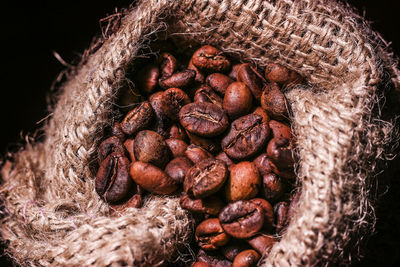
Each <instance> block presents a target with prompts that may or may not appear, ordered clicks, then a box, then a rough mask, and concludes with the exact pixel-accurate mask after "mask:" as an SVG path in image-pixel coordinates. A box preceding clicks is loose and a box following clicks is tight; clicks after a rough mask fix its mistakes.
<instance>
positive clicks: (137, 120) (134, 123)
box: [121, 101, 154, 135]
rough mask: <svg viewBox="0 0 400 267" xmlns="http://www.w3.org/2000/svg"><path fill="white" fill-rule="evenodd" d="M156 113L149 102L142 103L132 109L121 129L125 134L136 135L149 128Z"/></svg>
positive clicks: (123, 121)
mask: <svg viewBox="0 0 400 267" xmlns="http://www.w3.org/2000/svg"><path fill="white" fill-rule="evenodd" d="M153 116H154V111H153V108H152V107H151V105H150V103H149V102H148V101H145V102H142V103H141V104H140V105H139V106H137V107H136V108H134V109H132V110H131V111H130V112H129V113H128V114H127V115H126V116H125V118H124V119H123V120H122V122H121V129H122V131H123V132H124V133H125V134H128V135H132V134H136V133H137V132H139V131H140V130H143V129H145V128H146V127H147V126H149V124H150V122H151V120H152V119H153Z"/></svg>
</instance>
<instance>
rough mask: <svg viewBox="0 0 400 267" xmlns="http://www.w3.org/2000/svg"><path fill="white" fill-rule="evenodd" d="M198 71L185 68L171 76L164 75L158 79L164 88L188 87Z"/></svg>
mask: <svg viewBox="0 0 400 267" xmlns="http://www.w3.org/2000/svg"><path fill="white" fill-rule="evenodd" d="M195 76H196V72H195V71H194V70H183V71H179V72H176V73H174V74H172V75H171V76H169V77H162V78H160V79H159V80H158V83H159V85H160V86H161V87H162V88H163V89H168V88H186V87H188V86H189V85H191V84H192V83H193V82H194V77H195Z"/></svg>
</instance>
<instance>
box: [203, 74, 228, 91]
mask: <svg viewBox="0 0 400 267" xmlns="http://www.w3.org/2000/svg"><path fill="white" fill-rule="evenodd" d="M233 82H234V81H233V80H232V79H231V78H229V77H228V76H226V75H224V74H222V73H218V72H216V73H212V74H210V75H208V76H207V78H206V83H207V84H208V85H209V86H210V87H211V89H213V90H214V91H216V92H218V93H219V94H220V95H224V94H225V91H226V89H227V88H228V86H229V85H230V84H231V83H233Z"/></svg>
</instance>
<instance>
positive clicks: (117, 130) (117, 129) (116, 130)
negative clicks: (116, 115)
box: [111, 122, 125, 141]
mask: <svg viewBox="0 0 400 267" xmlns="http://www.w3.org/2000/svg"><path fill="white" fill-rule="evenodd" d="M111 135H113V136H116V137H118V138H119V139H120V140H121V141H123V140H124V139H125V134H124V132H123V131H122V128H121V124H120V123H119V122H116V123H114V125H113V127H112V128H111Z"/></svg>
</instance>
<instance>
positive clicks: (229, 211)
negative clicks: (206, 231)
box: [218, 200, 264, 239]
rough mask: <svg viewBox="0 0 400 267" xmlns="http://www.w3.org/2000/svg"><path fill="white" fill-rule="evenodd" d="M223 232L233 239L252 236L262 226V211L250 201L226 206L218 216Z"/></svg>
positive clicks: (240, 201) (241, 201)
mask: <svg viewBox="0 0 400 267" xmlns="http://www.w3.org/2000/svg"><path fill="white" fill-rule="evenodd" d="M218 218H219V221H220V223H221V225H222V228H224V230H225V232H226V233H227V234H228V235H230V236H233V237H235V238H239V239H243V238H249V237H252V236H254V235H255V234H256V233H257V232H258V231H259V230H260V229H261V228H262V226H263V224H264V211H263V209H262V208H260V207H259V206H257V205H256V204H254V203H253V202H251V201H246V200H239V201H236V202H233V203H230V204H228V205H227V206H226V207H225V208H223V209H222V211H221V212H220V214H219V217H218Z"/></svg>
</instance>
